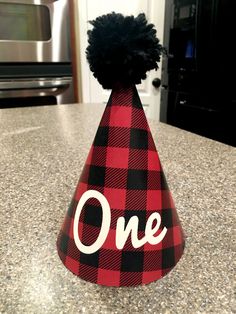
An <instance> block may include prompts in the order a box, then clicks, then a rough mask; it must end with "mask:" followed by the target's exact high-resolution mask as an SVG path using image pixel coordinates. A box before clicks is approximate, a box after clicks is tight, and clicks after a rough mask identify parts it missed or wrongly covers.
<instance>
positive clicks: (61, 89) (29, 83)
mask: <svg viewBox="0 0 236 314" xmlns="http://www.w3.org/2000/svg"><path fill="white" fill-rule="evenodd" d="M38 96H55V97H56V99H57V103H73V102H74V97H73V81H72V78H71V77H62V78H51V79H50V78H46V79H33V80H27V79H17V80H4V81H3V80H0V99H1V98H16V97H38Z"/></svg>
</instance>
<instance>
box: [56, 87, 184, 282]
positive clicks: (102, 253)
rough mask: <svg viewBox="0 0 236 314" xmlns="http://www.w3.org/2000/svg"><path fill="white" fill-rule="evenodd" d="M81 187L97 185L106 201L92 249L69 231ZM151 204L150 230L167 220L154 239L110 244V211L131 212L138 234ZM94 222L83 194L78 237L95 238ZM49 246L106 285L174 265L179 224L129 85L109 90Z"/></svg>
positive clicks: (152, 275)
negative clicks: (104, 228) (105, 227)
mask: <svg viewBox="0 0 236 314" xmlns="http://www.w3.org/2000/svg"><path fill="white" fill-rule="evenodd" d="M87 190H97V191H99V192H100V193H102V194H103V195H104V196H105V197H106V199H107V200H108V203H109V205H110V208H111V224H110V230H109V233H108V236H107V238H106V240H105V242H104V244H103V245H102V247H101V248H100V249H99V250H98V251H96V252H95V253H92V254H84V253H82V252H80V251H79V250H78V248H77V246H76V245H75V242H74V235H73V224H74V216H75V211H76V207H77V204H78V202H79V200H80V198H81V196H82V195H83V193H84V192H86V191H87ZM153 212H158V213H159V214H160V216H161V226H160V228H159V230H158V231H157V233H156V235H157V234H158V233H160V232H161V231H162V229H163V228H164V227H166V228H167V233H166V235H165V237H164V239H163V240H162V241H161V242H160V243H158V244H156V245H151V244H150V243H148V242H147V243H146V244H144V245H143V246H141V247H139V248H134V247H133V246H132V242H131V237H130V235H129V237H128V239H127V241H126V243H125V245H124V247H123V249H121V250H120V249H117V247H116V244H115V236H116V223H117V219H118V218H119V217H121V216H122V217H124V218H125V223H126V225H127V223H128V221H129V219H130V218H131V217H132V216H134V215H135V216H137V217H138V219H139V225H138V238H139V239H141V238H143V237H144V236H145V226H146V222H147V220H148V218H149V217H150V215H151V214H152V213H153ZM101 223H102V208H101V205H100V203H99V201H98V200H96V199H95V198H90V199H89V200H88V201H87V202H86V203H85V205H84V207H83V209H82V212H81V215H80V219H79V224H78V234H79V237H80V240H81V242H82V243H83V244H84V245H92V244H93V243H94V242H95V241H96V239H97V237H98V235H99V233H100V228H101ZM153 227H154V226H153ZM57 249H58V253H59V256H60V258H61V260H62V262H63V263H64V265H65V266H66V267H67V268H68V269H69V270H70V271H72V272H73V273H74V274H76V275H77V276H79V277H80V278H82V279H84V280H87V281H90V282H93V283H97V284H101V285H106V286H135V285H140V284H147V283H149V282H151V281H154V280H157V279H159V278H161V277H163V276H164V275H165V274H167V273H168V272H169V271H170V270H171V269H172V268H173V267H174V266H175V265H176V263H177V262H178V260H179V259H180V257H181V255H182V253H183V249H184V236H183V231H182V228H181V225H180V222H179V220H178V216H177V213H176V209H175V207H174V203H173V200H172V197H171V194H170V191H169V189H168V185H167V182H166V179H165V175H164V173H163V170H162V167H161V164H160V160H159V157H158V154H157V151H156V148H155V144H154V141H153V138H152V135H151V132H150V129H149V126H148V123H147V120H146V117H145V114H144V111H143V108H142V104H141V102H140V99H139V96H138V93H137V90H136V88H135V87H131V88H126V89H121V88H118V89H116V90H113V92H112V94H111V96H110V99H109V101H108V104H107V106H106V109H105V111H104V114H103V117H102V119H101V122H100V125H99V128H98V130H97V134H96V136H95V139H94V142H93V145H92V147H91V149H90V152H89V155H88V158H87V161H86V164H85V166H84V169H83V172H82V174H81V177H80V180H79V183H78V186H77V188H76V191H75V194H74V197H73V199H72V201H71V204H70V206H69V209H68V212H67V215H66V217H65V220H64V224H63V226H62V228H61V231H60V234H59V236H58V240H57Z"/></svg>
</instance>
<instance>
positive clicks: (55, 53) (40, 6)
mask: <svg viewBox="0 0 236 314" xmlns="http://www.w3.org/2000/svg"><path fill="white" fill-rule="evenodd" d="M68 6H69V0H55V1H54V0H0V62H69V61H70V59H71V58H70V45H69V41H68V37H69V19H68V16H69V8H68Z"/></svg>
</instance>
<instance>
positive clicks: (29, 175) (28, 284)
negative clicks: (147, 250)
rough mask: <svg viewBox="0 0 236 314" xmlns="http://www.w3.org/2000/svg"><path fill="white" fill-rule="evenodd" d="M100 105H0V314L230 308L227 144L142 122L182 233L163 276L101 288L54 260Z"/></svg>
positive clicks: (231, 196)
mask: <svg viewBox="0 0 236 314" xmlns="http://www.w3.org/2000/svg"><path fill="white" fill-rule="evenodd" d="M102 111H103V106H101V105H96V106H95V105H62V106H51V107H33V108H19V109H3V110H0V260H1V264H0V276H1V278H0V313H166V314H167V313H181V314H182V313H214V314H216V313H221V314H223V313H236V302H235V278H236V272H235V269H236V264H235V261H236V252H235V251H236V244H235V238H236V231H235V226H236V220H235V203H236V202H235V201H236V200H235V191H236V182H235V172H236V171H235V170H236V169H235V164H236V149H235V148H232V147H230V146H227V145H224V144H221V143H218V142H215V141H212V140H209V139H205V138H203V137H200V136H197V135H194V134H191V133H188V132H186V131H183V130H179V129H177V128H174V127H171V126H168V125H165V124H162V123H151V128H152V131H153V136H154V139H155V141H156V144H157V149H158V152H159V155H160V159H161V161H162V164H163V167H164V171H165V174H166V177H167V180H168V183H169V187H170V189H171V191H172V194H173V197H174V200H175V204H176V207H177V211H178V214H179V218H180V220H181V221H182V226H183V228H184V230H185V233H186V236H187V241H186V249H185V252H184V255H183V257H182V258H181V260H180V262H179V263H178V264H177V266H176V267H175V268H174V270H173V271H172V272H170V273H169V274H168V275H167V276H166V277H164V278H163V279H161V280H159V281H156V282H154V283H151V284H149V285H146V286H139V287H135V288H106V287H101V286H98V285H94V284H91V283H88V282H85V281H83V280H81V279H79V278H78V277H76V276H74V275H73V274H72V273H71V272H70V271H68V270H67V269H66V268H65V267H64V265H63V264H62V263H61V261H60V259H59V257H58V255H57V250H56V238H57V235H58V232H59V229H60V226H61V223H62V222H63V218H64V215H65V211H66V210H67V207H68V204H69V202H70V200H71V197H72V194H73V192H74V189H75V186H76V183H77V180H78V178H79V175H80V172H81V169H82V167H83V164H84V161H85V158H86V156H87V153H88V150H89V148H90V145H91V143H92V140H93V137H94V135H95V132H96V129H97V126H98V123H99V120H100V117H101V114H102Z"/></svg>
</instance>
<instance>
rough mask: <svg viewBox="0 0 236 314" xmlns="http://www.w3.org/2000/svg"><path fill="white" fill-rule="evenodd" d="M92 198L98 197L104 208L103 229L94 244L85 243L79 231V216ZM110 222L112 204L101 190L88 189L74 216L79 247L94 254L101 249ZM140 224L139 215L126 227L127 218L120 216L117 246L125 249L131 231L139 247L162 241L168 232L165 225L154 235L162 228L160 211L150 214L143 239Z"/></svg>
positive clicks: (136, 245) (76, 240) (133, 240)
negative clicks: (159, 230) (139, 230)
mask: <svg viewBox="0 0 236 314" xmlns="http://www.w3.org/2000/svg"><path fill="white" fill-rule="evenodd" d="M90 198H96V199H97V200H98V201H99V202H100V204H101V208H102V224H101V230H100V233H99V235H98V237H97V240H96V241H95V242H94V243H93V244H92V245H89V246H88V245H84V244H83V243H82V242H81V241H80V238H79V233H78V224H79V218H80V214H81V211H82V209H83V206H84V204H85V203H86V202H87V200H88V199H90ZM155 220H156V225H155V227H154V228H153V227H152V226H153V222H154V221H155ZM110 223H111V209H110V205H109V203H108V201H107V199H106V198H105V196H104V195H102V194H101V193H100V192H98V191H96V190H88V191H86V192H85V193H84V194H83V195H82V196H81V198H80V200H79V203H78V205H77V207H76V212H75V217H74V225H73V233H74V241H75V244H76V246H77V248H78V249H79V250H80V251H81V252H82V253H85V254H92V253H94V252H96V251H97V250H99V249H100V248H101V247H102V245H103V244H104V242H105V241H106V238H107V235H108V232H109V229H110ZM138 224H139V219H138V217H137V216H133V217H131V218H130V220H129V222H128V224H127V226H126V228H125V218H124V217H119V218H118V219H117V223H116V247H117V249H120V250H121V249H123V247H124V245H125V242H126V241H127V238H128V236H129V234H130V233H131V243H132V245H133V247H134V248H138V247H140V246H142V245H144V244H145V243H147V242H149V243H150V244H152V245H155V244H158V243H160V242H161V241H162V240H163V239H164V237H165V235H166V232H167V228H166V227H164V228H163V229H162V231H161V233H159V234H158V235H156V236H154V234H155V233H156V232H157V230H158V229H159V228H160V225H161V216H160V214H159V213H157V212H154V213H152V214H151V215H150V217H149V218H148V220H147V223H146V227H145V236H144V237H143V238H142V239H138Z"/></svg>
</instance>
